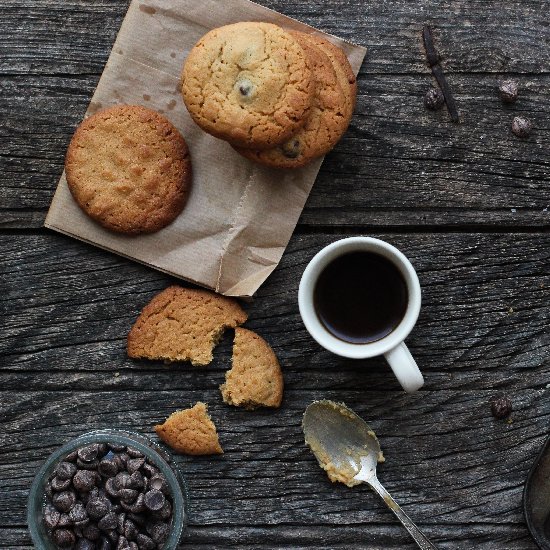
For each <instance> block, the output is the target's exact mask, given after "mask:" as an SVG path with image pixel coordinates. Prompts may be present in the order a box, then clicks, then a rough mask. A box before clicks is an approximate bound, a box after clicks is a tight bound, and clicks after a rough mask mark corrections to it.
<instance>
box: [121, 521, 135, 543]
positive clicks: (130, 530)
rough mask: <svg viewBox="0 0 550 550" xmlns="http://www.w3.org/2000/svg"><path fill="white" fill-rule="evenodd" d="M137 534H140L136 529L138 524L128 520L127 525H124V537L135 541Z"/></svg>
mask: <svg viewBox="0 0 550 550" xmlns="http://www.w3.org/2000/svg"><path fill="white" fill-rule="evenodd" d="M137 534H138V529H137V527H136V524H135V523H134V522H133V521H131V520H129V519H127V520H126V523H125V524H124V536H125V537H126V538H127V539H128V540H135V539H136V537H137Z"/></svg>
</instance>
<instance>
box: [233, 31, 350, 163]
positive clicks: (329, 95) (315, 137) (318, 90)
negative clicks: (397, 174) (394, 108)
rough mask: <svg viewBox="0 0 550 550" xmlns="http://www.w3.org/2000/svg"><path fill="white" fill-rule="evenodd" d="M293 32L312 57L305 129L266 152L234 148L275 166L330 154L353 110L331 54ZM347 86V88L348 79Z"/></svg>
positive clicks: (306, 37) (260, 161)
mask: <svg viewBox="0 0 550 550" xmlns="http://www.w3.org/2000/svg"><path fill="white" fill-rule="evenodd" d="M290 34H291V35H292V36H293V37H294V38H295V39H296V40H297V41H298V43H299V44H300V46H301V47H302V48H303V50H304V52H305V53H306V57H307V58H308V60H309V64H310V66H311V69H312V72H313V75H314V79H315V94H314V98H313V105H312V107H311V110H310V112H309V116H308V118H307V120H306V123H305V125H304V127H303V128H301V129H300V130H298V132H297V133H296V134H295V135H294V136H292V137H291V138H290V139H289V140H288V141H286V142H284V143H282V144H281V145H278V146H277V147H274V148H272V149H267V150H263V151H258V150H253V149H244V148H235V149H236V150H237V151H238V152H239V153H240V154H241V155H243V156H244V157H246V158H248V159H250V160H254V161H256V162H259V163H260V164H264V165H266V166H272V167H275V168H298V167H300V166H304V165H305V164H307V163H308V162H311V161H312V160H313V159H314V158H317V157H320V156H322V155H324V154H326V153H328V152H329V151H330V150H331V149H332V148H333V147H334V146H335V145H336V143H338V141H339V139H340V138H341V137H342V134H343V133H344V132H345V131H346V128H347V127H348V124H349V121H350V119H351V115H352V112H353V109H350V106H349V93H348V90H347V89H343V88H342V84H341V82H340V81H339V79H338V78H337V76H336V70H335V68H334V67H333V64H332V61H331V60H330V58H329V57H328V55H327V54H326V53H325V52H324V51H323V50H321V48H320V47H319V46H316V45H315V44H314V42H313V41H311V40H309V38H308V35H307V34H305V33H301V32H293V31H291V32H290ZM344 85H345V87H346V88H348V87H349V86H348V83H347V82H346V83H345V84H344Z"/></svg>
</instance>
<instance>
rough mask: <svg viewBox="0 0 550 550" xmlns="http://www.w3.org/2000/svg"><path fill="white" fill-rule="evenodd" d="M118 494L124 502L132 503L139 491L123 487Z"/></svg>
mask: <svg viewBox="0 0 550 550" xmlns="http://www.w3.org/2000/svg"><path fill="white" fill-rule="evenodd" d="M118 496H119V498H120V500H121V501H122V502H126V503H127V504H131V503H132V502H134V501H135V500H136V498H137V496H138V492H137V491H136V490H135V489H121V490H120V491H119V493H118Z"/></svg>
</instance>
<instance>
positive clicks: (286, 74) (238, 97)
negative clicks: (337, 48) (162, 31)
mask: <svg viewBox="0 0 550 550" xmlns="http://www.w3.org/2000/svg"><path fill="white" fill-rule="evenodd" d="M181 85H182V95H183V100H184V102H185V105H186V107H187V109H188V111H189V113H190V114H191V116H192V118H193V120H194V121H195V122H196V123H197V124H198V125H199V126H200V127H201V128H202V129H203V130H205V131H206V132H208V133H210V134H212V135H214V136H216V137H218V138H221V139H224V140H226V141H228V142H230V143H231V144H233V145H236V146H239V147H251V148H255V149H269V148H272V147H274V146H276V145H278V144H280V143H283V142H284V141H286V140H287V139H288V138H289V137H290V136H291V135H292V134H294V133H296V131H297V130H298V129H299V128H301V127H302V126H303V125H304V123H305V120H306V118H307V116H306V115H307V113H308V110H309V108H310V106H311V103H312V98H313V92H314V80H313V77H312V74H311V70H310V68H309V67H308V64H307V61H306V55H305V53H304V50H303V49H302V47H301V46H300V45H299V44H298V42H297V41H296V39H295V38H293V37H292V36H291V35H290V34H289V33H287V32H285V31H284V30H283V29H281V28H280V27H278V26H277V25H272V24H270V23H257V22H241V23H235V24H232V25H226V26H224V27H219V28H217V29H213V30H212V31H210V32H209V33H207V34H206V35H205V36H204V37H203V38H202V39H201V40H200V41H199V42H198V43H197V44H196V45H195V47H194V48H193V49H192V50H191V52H190V53H189V56H188V57H187V60H186V62H185V65H184V68H183V72H182V77H181Z"/></svg>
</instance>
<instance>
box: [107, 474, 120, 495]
mask: <svg viewBox="0 0 550 550" xmlns="http://www.w3.org/2000/svg"><path fill="white" fill-rule="evenodd" d="M105 491H106V493H107V494H108V495H109V496H111V497H117V496H118V491H119V488H118V487H117V485H116V482H115V479H114V478H112V477H111V478H109V479H108V480H107V481H106V482H105Z"/></svg>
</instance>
